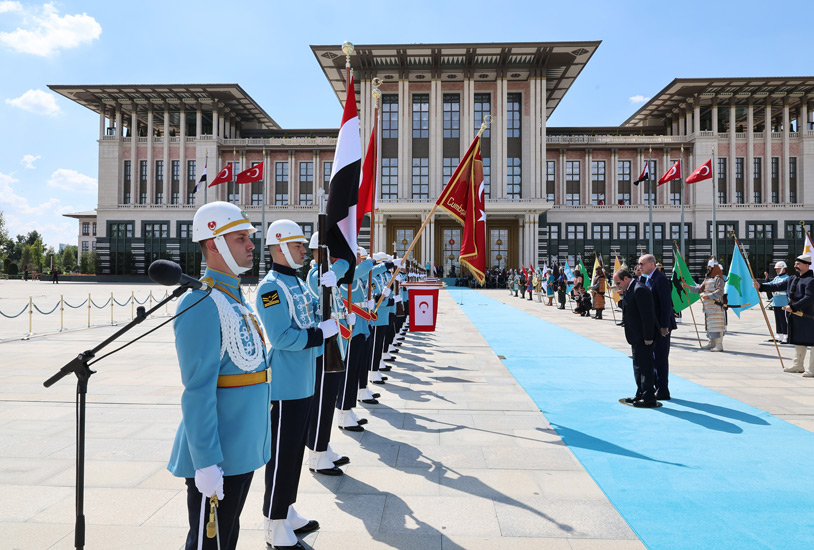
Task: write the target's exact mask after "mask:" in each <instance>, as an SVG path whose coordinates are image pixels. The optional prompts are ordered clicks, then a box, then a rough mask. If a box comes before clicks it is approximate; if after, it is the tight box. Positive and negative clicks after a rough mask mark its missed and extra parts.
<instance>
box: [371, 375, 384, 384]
mask: <svg viewBox="0 0 814 550" xmlns="http://www.w3.org/2000/svg"><path fill="white" fill-rule="evenodd" d="M382 378H384V377H382ZM370 383H371V384H379V385H382V384H384V380H371V381H370Z"/></svg>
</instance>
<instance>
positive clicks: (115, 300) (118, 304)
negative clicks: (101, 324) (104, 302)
mask: <svg viewBox="0 0 814 550" xmlns="http://www.w3.org/2000/svg"><path fill="white" fill-rule="evenodd" d="M131 299H132V297H128V298H127V301H126V302H124V303H123V304H120V303H119V301H118V300H117V299H115V298H113V301H114V302H116V305H117V306H119V307H124V306H126V305H127V304H129V303H130V300H131Z"/></svg>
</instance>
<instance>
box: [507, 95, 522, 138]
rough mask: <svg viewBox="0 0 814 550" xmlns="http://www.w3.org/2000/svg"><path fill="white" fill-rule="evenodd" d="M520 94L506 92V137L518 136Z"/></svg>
mask: <svg viewBox="0 0 814 550" xmlns="http://www.w3.org/2000/svg"><path fill="white" fill-rule="evenodd" d="M520 99H521V95H520V94H506V137H510V138H513V137H514V138H519V137H520Z"/></svg>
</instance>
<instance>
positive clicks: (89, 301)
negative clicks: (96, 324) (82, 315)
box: [88, 292, 91, 328]
mask: <svg viewBox="0 0 814 550" xmlns="http://www.w3.org/2000/svg"><path fill="white" fill-rule="evenodd" d="M90 304H91V299H90V292H88V328H90Z"/></svg>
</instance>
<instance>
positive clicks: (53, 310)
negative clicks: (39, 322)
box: [32, 302, 59, 315]
mask: <svg viewBox="0 0 814 550" xmlns="http://www.w3.org/2000/svg"><path fill="white" fill-rule="evenodd" d="M32 305H33V306H34V309H36V310H37V311H38V312H40V313H42V314H43V315H51V314H52V313H53V312H55V311H56V310H57V308H58V307H59V302H57V305H55V306H54V309H52V310H51V311H49V312H48V313H46V312H44V311H43V310H41V309H40V308H38V307H37V304H32Z"/></svg>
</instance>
